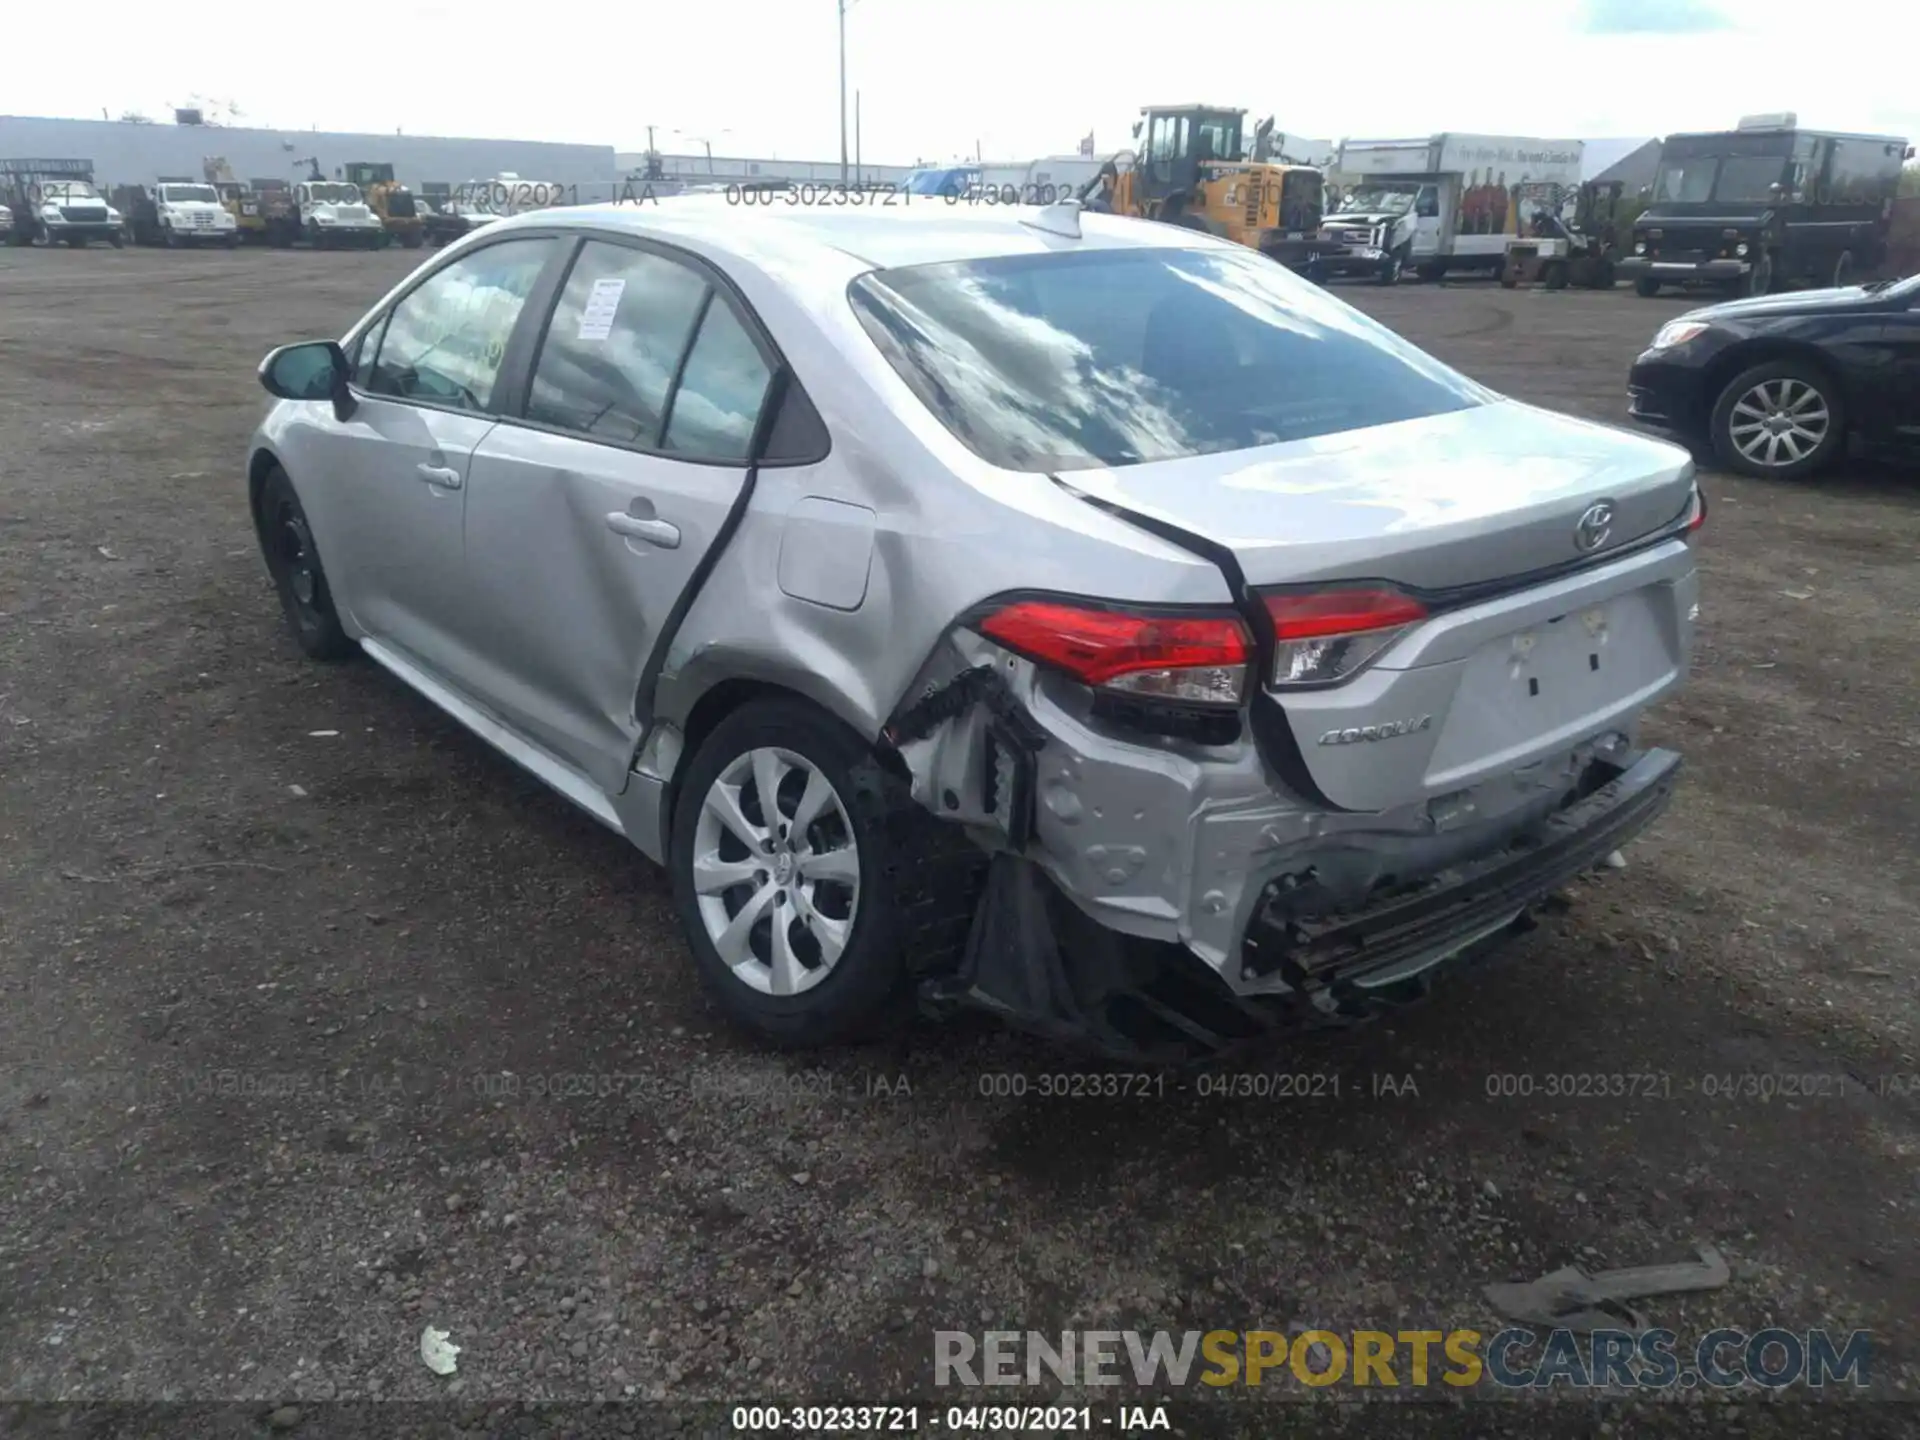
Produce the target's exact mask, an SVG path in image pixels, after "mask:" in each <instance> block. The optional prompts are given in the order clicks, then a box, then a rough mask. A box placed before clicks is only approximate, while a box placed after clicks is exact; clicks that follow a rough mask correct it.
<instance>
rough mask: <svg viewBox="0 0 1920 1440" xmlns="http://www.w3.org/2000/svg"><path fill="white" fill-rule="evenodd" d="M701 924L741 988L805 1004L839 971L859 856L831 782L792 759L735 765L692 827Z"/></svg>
mask: <svg viewBox="0 0 1920 1440" xmlns="http://www.w3.org/2000/svg"><path fill="white" fill-rule="evenodd" d="M692 874H693V888H694V892H695V895H696V896H697V903H698V906H699V911H700V919H701V922H702V923H703V924H704V925H705V926H706V930H707V937H708V939H710V940H711V941H712V942H713V948H714V950H715V952H716V953H717V954H718V955H719V957H720V959H721V961H722V963H724V964H725V965H726V966H727V968H728V969H729V970H730V971H731V972H732V973H733V976H734V978H735V979H737V980H739V981H740V982H741V983H742V984H743V985H746V986H748V987H749V988H751V989H754V990H757V991H759V992H761V993H762V994H766V995H775V996H788V995H798V994H801V993H803V992H805V991H807V990H810V989H812V988H813V987H814V986H816V985H818V984H819V983H820V982H821V981H822V980H824V979H826V977H827V976H828V974H829V973H831V972H832V970H833V968H834V966H835V965H836V964H837V963H838V962H839V960H840V957H841V956H842V955H843V954H844V953H845V951H846V948H847V944H848V942H849V940H850V939H851V938H852V935H853V926H854V920H855V918H856V916H857V914H858V911H859V903H860V850H859V845H858V843H857V842H856V840H855V839H854V831H853V825H852V822H851V820H850V819H849V817H848V815H847V808H846V805H845V804H844V803H843V802H842V801H841V798H840V795H839V792H837V791H836V790H835V789H834V788H833V783H832V781H830V780H828V779H827V777H826V775H825V774H824V773H823V772H822V771H821V770H820V768H819V767H818V766H816V765H815V764H814V763H813V762H812V761H810V760H808V759H807V758H806V757H805V756H803V755H799V754H796V753H795V752H794V751H791V750H786V749H780V748H777V747H772V746H767V747H761V748H757V749H753V750H748V751H745V752H743V753H741V754H739V755H737V756H735V757H734V758H733V760H731V761H730V762H729V763H728V764H727V765H726V767H725V768H724V769H722V770H721V772H720V773H719V775H717V776H716V777H714V781H713V783H712V784H711V785H710V786H709V787H708V788H707V793H706V796H705V797H704V798H703V799H702V801H701V805H700V816H699V819H698V820H697V822H696V823H695V826H694V839H693V856H692Z"/></svg>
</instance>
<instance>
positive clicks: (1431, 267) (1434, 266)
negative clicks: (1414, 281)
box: [1413, 260, 1447, 285]
mask: <svg viewBox="0 0 1920 1440" xmlns="http://www.w3.org/2000/svg"><path fill="white" fill-rule="evenodd" d="M1413 273H1414V274H1415V275H1416V276H1418V277H1419V278H1420V279H1422V280H1424V281H1426V282H1427V283H1428V284H1429V285H1431V284H1433V282H1434V281H1436V280H1444V279H1445V278H1446V275H1447V267H1446V263H1445V262H1444V261H1441V260H1423V261H1422V262H1421V263H1420V264H1418V265H1416V266H1415V267H1414V270H1413Z"/></svg>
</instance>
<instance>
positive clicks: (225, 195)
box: [200, 155, 267, 245]
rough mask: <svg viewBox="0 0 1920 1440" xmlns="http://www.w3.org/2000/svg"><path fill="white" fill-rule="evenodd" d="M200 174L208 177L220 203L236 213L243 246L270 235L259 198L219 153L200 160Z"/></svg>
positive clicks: (234, 220) (261, 242) (237, 227)
mask: <svg viewBox="0 0 1920 1440" xmlns="http://www.w3.org/2000/svg"><path fill="white" fill-rule="evenodd" d="M200 173H201V174H203V175H205V176H206V177H207V183H208V184H209V185H211V186H213V188H214V191H215V193H216V194H218V195H219V197H220V203H221V204H222V205H224V206H225V207H226V210H227V213H228V214H229V215H231V216H233V223H234V226H235V227H236V228H235V233H236V234H237V235H238V236H239V242H240V243H241V244H243V245H260V244H264V243H265V242H266V238H267V217H266V216H265V215H263V214H261V213H260V197H259V196H257V195H255V194H254V193H253V192H252V191H251V190H249V189H247V187H246V186H244V185H242V184H241V183H240V182H239V180H238V179H236V178H235V177H234V173H233V167H232V166H231V165H229V164H228V163H227V162H226V160H225V159H224V158H223V157H222V156H219V155H208V156H206V157H205V158H204V159H203V160H202V161H201V162H200Z"/></svg>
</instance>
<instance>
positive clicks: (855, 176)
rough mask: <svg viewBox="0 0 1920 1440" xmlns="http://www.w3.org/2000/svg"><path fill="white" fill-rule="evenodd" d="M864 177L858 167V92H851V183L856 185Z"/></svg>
mask: <svg viewBox="0 0 1920 1440" xmlns="http://www.w3.org/2000/svg"><path fill="white" fill-rule="evenodd" d="M865 178H866V177H865V176H864V174H863V173H862V171H861V168H860V92H859V91H858V90H856V91H854V92H853V183H854V184H856V185H858V184H860V183H862V182H863V181H864V179H865Z"/></svg>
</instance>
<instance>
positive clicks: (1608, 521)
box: [1573, 500, 1613, 555]
mask: <svg viewBox="0 0 1920 1440" xmlns="http://www.w3.org/2000/svg"><path fill="white" fill-rule="evenodd" d="M1611 534H1613V501H1611V500H1596V501H1594V503H1593V504H1591V505H1589V506H1587V508H1586V509H1585V510H1583V511H1582V512H1581V513H1580V518H1579V520H1577V521H1576V522H1575V523H1574V527H1573V548H1574V549H1576V550H1578V551H1579V552H1580V553H1581V554H1582V555H1585V554H1587V553H1588V552H1589V551H1593V550H1598V549H1599V548H1600V547H1601V546H1602V545H1604V544H1606V543H1607V537H1608V536H1609V535H1611Z"/></svg>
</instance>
